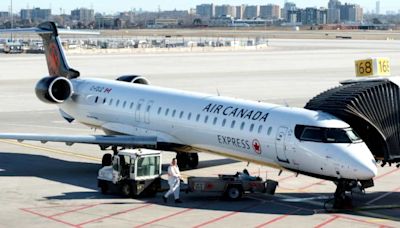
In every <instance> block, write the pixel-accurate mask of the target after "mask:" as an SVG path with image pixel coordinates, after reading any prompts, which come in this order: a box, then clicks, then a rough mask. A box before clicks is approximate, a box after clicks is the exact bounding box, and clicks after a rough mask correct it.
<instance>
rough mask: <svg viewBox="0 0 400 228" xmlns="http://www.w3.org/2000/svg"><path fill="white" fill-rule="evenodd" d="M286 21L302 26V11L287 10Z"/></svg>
mask: <svg viewBox="0 0 400 228" xmlns="http://www.w3.org/2000/svg"><path fill="white" fill-rule="evenodd" d="M285 14H286V21H287V22H288V23H290V24H299V25H301V24H302V10H300V9H295V10H288V11H286V13H285Z"/></svg>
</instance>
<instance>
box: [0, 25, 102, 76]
mask: <svg viewBox="0 0 400 228" xmlns="http://www.w3.org/2000/svg"><path fill="white" fill-rule="evenodd" d="M0 33H37V34H39V36H40V37H42V39H43V46H44V51H45V55H46V61H47V67H48V69H49V74H50V76H61V77H66V78H69V79H71V78H77V77H79V71H77V70H74V69H72V68H70V67H69V66H68V63H67V59H66V58H65V55H64V50H63V47H62V45H61V42H60V38H59V37H58V34H59V33H60V34H61V33H62V34H74V35H99V33H98V32H93V31H82V30H79V31H76V30H75V31H74V30H69V29H60V30H58V29H57V27H56V24H55V23H54V22H50V21H48V22H43V23H42V24H40V25H39V26H38V27H35V28H13V29H0Z"/></svg>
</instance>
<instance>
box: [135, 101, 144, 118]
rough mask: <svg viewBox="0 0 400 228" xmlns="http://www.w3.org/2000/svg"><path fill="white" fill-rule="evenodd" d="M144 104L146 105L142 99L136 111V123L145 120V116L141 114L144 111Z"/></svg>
mask: <svg viewBox="0 0 400 228" xmlns="http://www.w3.org/2000/svg"><path fill="white" fill-rule="evenodd" d="M143 103H144V100H143V99H140V100H139V102H138V103H137V105H136V111H135V120H136V122H140V121H141V119H143V118H144V116H143V114H141V112H142V110H144V108H143Z"/></svg>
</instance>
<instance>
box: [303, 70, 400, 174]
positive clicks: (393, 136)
mask: <svg viewBox="0 0 400 228" xmlns="http://www.w3.org/2000/svg"><path fill="white" fill-rule="evenodd" d="M399 86H400V77H388V78H369V79H364V80H349V81H344V82H341V85H340V86H338V87H336V88H332V89H329V90H327V91H325V92H323V93H321V94H319V95H317V96H316V97H314V98H312V99H311V100H310V101H309V102H308V103H307V104H306V106H305V108H306V109H311V110H321V111H324V112H327V113H330V114H332V115H334V116H336V117H338V118H340V119H342V120H344V121H345V122H347V123H348V124H349V125H350V126H351V127H352V128H353V129H354V130H355V131H356V132H357V133H358V134H359V136H360V137H361V138H362V139H363V140H364V141H365V143H366V144H367V146H368V147H369V149H370V150H371V152H372V153H373V154H374V156H375V158H376V159H378V160H382V161H383V164H386V163H389V164H391V163H398V167H399V166H400V88H399Z"/></svg>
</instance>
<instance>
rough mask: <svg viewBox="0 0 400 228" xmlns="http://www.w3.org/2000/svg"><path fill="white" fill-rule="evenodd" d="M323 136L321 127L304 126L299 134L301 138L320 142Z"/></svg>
mask: <svg viewBox="0 0 400 228" xmlns="http://www.w3.org/2000/svg"><path fill="white" fill-rule="evenodd" d="M323 138H324V131H323V130H322V129H321V128H313V127H306V128H304V130H303V134H301V138H300V139H301V140H304V141H314V142H322V141H323Z"/></svg>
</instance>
